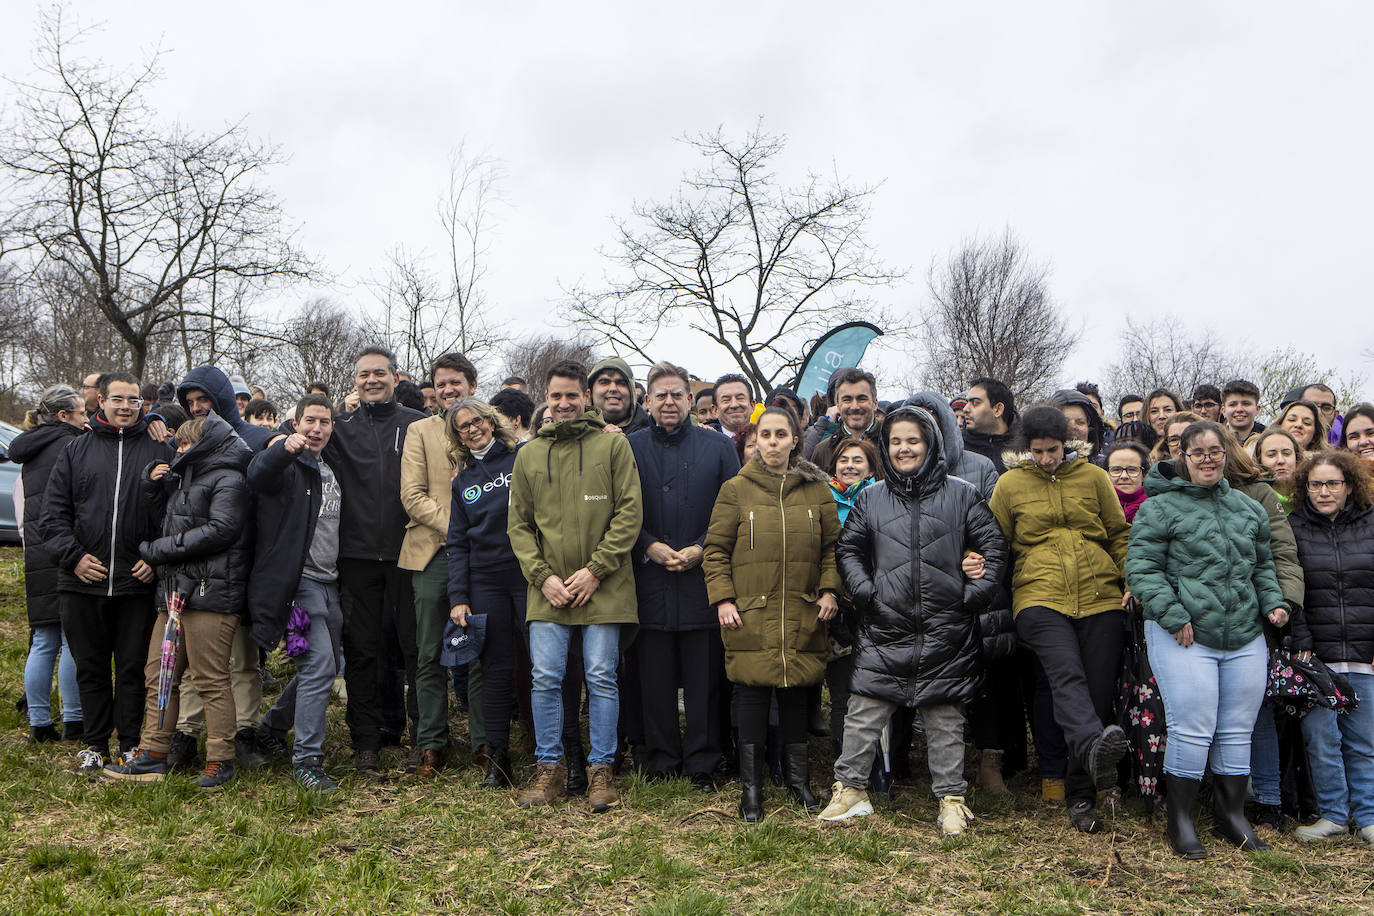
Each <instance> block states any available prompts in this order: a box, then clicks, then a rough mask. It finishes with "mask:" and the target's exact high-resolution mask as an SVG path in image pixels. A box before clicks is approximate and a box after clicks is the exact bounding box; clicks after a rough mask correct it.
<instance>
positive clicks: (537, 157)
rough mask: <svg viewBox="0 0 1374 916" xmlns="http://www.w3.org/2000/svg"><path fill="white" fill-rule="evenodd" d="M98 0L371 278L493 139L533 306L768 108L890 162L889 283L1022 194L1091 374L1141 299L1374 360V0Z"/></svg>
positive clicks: (1028, 239)
mask: <svg viewBox="0 0 1374 916" xmlns="http://www.w3.org/2000/svg"><path fill="white" fill-rule="evenodd" d="M1050 7H1053V9H1052V10H1051V9H1050ZM38 9H39V7H38V5H36V4H33V5H26V4H24V3H22V2H19V0H16V2H12V3H11V4H9V9H8V11H7V16H6V17H5V28H4V30H3V34H0V65H2V66H0V69H2V70H3V72H4V73H5V74H6V75H9V76H18V77H21V78H22V77H24V76H27V75H30V74H31V72H32V63H31V59H32V44H33V34H34V23H35V22H36V17H37V11H38ZM116 9H117V13H115V12H114V10H116ZM72 11H73V12H75V13H76V14H77V15H78V16H80V17H82V18H83V19H84V20H85V21H87V22H92V21H98V20H99V17H102V16H114V17H115V18H112V19H109V20H107V21H106V22H105V25H104V28H103V30H102V31H101V32H100V33H98V34H96V35H94V36H92V37H91V38H90V39H88V40H87V41H86V42H85V44H84V45H83V51H84V52H85V53H87V54H89V55H92V56H98V57H102V58H104V59H106V60H107V61H110V62H119V63H123V62H132V61H134V60H137V59H138V56H139V54H140V52H141V51H146V50H147V49H150V48H152V47H154V46H155V45H157V44H158V43H159V42H160V43H161V44H162V46H163V47H164V49H165V50H166V52H167V53H166V56H165V57H164V59H163V66H164V69H165V71H166V79H165V80H164V81H163V82H162V83H160V84H159V86H158V87H157V89H156V91H155V95H154V102H155V104H156V105H157V106H158V107H159V109H160V110H161V113H162V115H163V116H164V117H165V118H167V119H169V120H170V119H178V120H182V121H185V122H187V123H190V124H193V125H196V126H199V127H204V128H212V127H215V126H218V125H220V124H222V123H224V122H226V121H233V120H237V119H239V118H245V119H246V120H245V126H246V129H247V130H248V131H249V132H250V133H251V134H253V135H256V136H260V137H264V138H267V139H270V140H271V141H273V142H275V143H277V144H280V145H281V147H282V148H283V150H284V151H285V152H286V153H287V154H288V155H289V156H290V161H289V162H288V163H287V164H286V165H284V166H282V167H280V168H278V169H276V170H275V172H274V173H273V175H272V183H273V184H274V186H275V187H276V188H277V190H278V191H279V193H280V195H281V197H282V201H283V205H284V208H285V211H286V213H287V214H288V216H289V217H290V219H291V220H292V221H294V222H295V223H296V224H298V225H299V227H300V233H299V240H300V242H301V243H302V244H303V246H304V247H305V248H306V249H307V250H309V251H310V252H312V253H313V254H315V255H317V256H318V257H319V258H321V259H322V260H323V261H324V262H325V264H326V265H327V266H328V267H329V268H330V269H331V270H332V271H333V272H334V273H335V275H336V276H337V277H338V278H339V282H338V283H337V284H336V286H335V288H334V290H333V295H335V297H336V298H338V299H340V300H341V301H344V302H346V303H350V304H354V305H363V304H365V303H366V302H367V301H368V299H369V295H370V294H369V293H367V291H366V290H364V289H362V288H360V287H359V286H358V285H357V283H358V281H360V280H363V279H365V278H367V277H368V276H370V275H372V274H374V273H375V272H376V271H378V270H379V268H380V265H381V261H382V258H383V256H384V254H385V253H386V252H387V251H388V250H389V249H391V248H392V247H394V246H396V245H398V244H405V245H407V246H409V247H412V248H416V249H424V248H429V249H432V250H433V249H437V248H438V247H439V246H440V244H441V242H442V237H441V235H440V230H439V226H438V224H437V222H436V220H435V216H434V212H435V211H434V207H435V201H436V197H437V195H438V194H439V193H440V191H441V190H442V189H443V188H444V185H445V182H446V180H447V172H446V169H447V166H446V157H447V155H448V153H449V151H450V150H451V149H453V148H454V147H455V146H456V145H457V144H458V143H460V142H462V141H466V143H467V146H468V148H469V149H471V150H476V151H480V152H486V153H489V154H491V155H493V156H496V157H499V158H500V159H501V160H502V161H503V163H504V167H505V171H506V174H507V178H506V182H505V197H506V204H505V206H504V207H502V209H501V210H500V211H499V212H498V217H499V223H498V228H497V231H498V234H497V236H496V237H495V239H494V243H493V247H492V252H491V261H490V272H489V275H488V292H489V296H490V298H491V300H492V301H493V302H494V303H496V305H497V308H498V313H499V315H500V316H501V319H502V321H504V322H509V324H510V325H512V326H513V327H514V328H515V329H519V330H533V329H535V328H536V327H538V325H539V323H540V322H541V321H546V320H547V317H546V316H548V315H549V314H550V310H551V308H552V306H553V303H555V302H556V301H557V299H558V298H559V296H560V284H562V285H569V284H572V283H575V282H576V281H578V280H579V279H583V278H586V279H594V278H596V277H599V276H600V275H601V273H602V271H603V263H602V260H601V258H600V257H599V256H598V254H597V250H598V248H600V247H602V246H603V245H605V244H607V243H609V242H610V241H611V239H612V222H611V220H612V218H613V217H614V216H616V215H624V214H627V213H628V211H629V209H630V206H631V204H632V202H633V201H635V200H637V199H639V200H643V199H648V198H654V197H666V196H668V195H669V194H670V193H671V192H672V191H673V190H674V188H675V185H676V183H677V181H678V179H679V178H680V176H681V175H682V173H683V172H684V171H685V170H687V169H689V168H692V167H695V165H696V162H695V161H694V155H693V154H692V152H691V151H690V150H688V149H687V148H685V147H684V146H683V145H682V144H680V143H678V142H675V139H674V138H676V137H678V136H680V135H681V134H683V133H684V132H694V131H699V130H703V129H709V128H713V127H715V126H717V125H723V126H724V127H725V128H726V129H727V130H728V131H730V132H732V133H734V134H736V135H742V134H743V133H744V132H745V131H747V130H748V129H749V128H750V127H751V126H752V125H753V124H754V123H755V121H756V120H757V119H758V118H760V117H762V118H763V119H764V126H765V128H766V129H767V130H769V131H772V132H778V133H782V134H785V135H786V136H787V137H788V138H789V146H788V149H787V153H786V159H785V161H784V162H783V163H782V167H783V169H784V170H788V171H792V172H794V173H797V174H800V173H801V172H802V171H804V170H805V169H807V168H818V169H828V168H830V167H831V165H832V163H833V164H834V166H835V167H836V168H837V169H838V171H839V172H840V173H841V174H842V175H844V176H846V177H848V178H850V179H852V180H854V181H855V182H860V183H873V182H883V185H882V188H881V191H880V192H879V194H878V195H877V198H876V199H875V202H874V206H873V215H872V224H871V232H870V236H871V239H872V241H873V243H874V245H875V248H876V250H877V253H878V254H879V255H880V256H881V257H882V258H884V259H885V260H887V261H889V262H892V263H896V264H900V265H903V266H907V267H910V268H911V274H910V280H909V281H908V282H907V283H904V284H901V285H898V286H895V287H892V288H890V289H886V290H880V291H879V292H878V296H879V297H881V298H882V300H883V301H884V302H886V303H888V304H890V305H892V306H893V307H896V308H903V309H910V310H912V311H913V312H916V311H919V309H920V307H921V304H922V302H923V300H924V298H925V291H924V275H925V271H926V268H927V267H928V265H929V263H930V261H931V258H932V257H934V256H937V255H942V254H944V253H946V252H947V251H948V250H949V249H951V248H953V247H954V246H956V245H957V244H958V243H959V241H960V240H961V239H963V238H965V237H968V236H970V235H973V234H978V233H982V234H990V233H997V232H1000V231H1001V229H1002V228H1003V227H1004V226H1008V225H1009V226H1011V227H1012V228H1013V229H1014V230H1015V231H1016V232H1017V233H1018V235H1019V236H1020V237H1021V239H1022V241H1023V242H1024V243H1025V244H1026V246H1027V247H1028V248H1029V250H1030V252H1031V253H1032V255H1033V256H1034V257H1035V258H1037V259H1039V260H1043V261H1048V262H1050V263H1051V264H1052V269H1053V274H1052V290H1053V293H1054V295H1055V296H1056V298H1057V299H1058V300H1059V302H1060V303H1061V304H1062V305H1063V307H1064V309H1065V310H1066V312H1067V313H1068V315H1069V316H1070V317H1071V319H1072V320H1073V321H1075V322H1081V323H1082V325H1083V327H1084V329H1085V336H1084V340H1083V345H1082V346H1081V347H1080V349H1079V350H1078V351H1077V353H1076V354H1075V355H1074V357H1073V358H1072V360H1071V362H1070V368H1069V369H1068V370H1067V371H1066V377H1073V378H1083V377H1096V378H1102V377H1104V376H1105V374H1106V371H1107V368H1108V367H1109V366H1110V365H1111V362H1112V357H1113V353H1114V351H1115V350H1116V344H1115V338H1116V335H1117V334H1118V332H1119V330H1120V328H1121V324H1122V321H1123V319H1124V318H1125V316H1127V315H1137V316H1140V317H1141V318H1143V319H1149V318H1151V317H1155V316H1165V315H1174V316H1177V317H1178V318H1179V320H1180V321H1183V322H1185V323H1186V324H1188V325H1189V326H1190V327H1194V328H1197V327H1202V326H1203V325H1211V326H1213V327H1215V328H1216V329H1218V330H1219V331H1221V332H1223V333H1224V334H1225V336H1226V337H1227V338H1228V339H1229V340H1231V341H1233V342H1234V343H1236V345H1237V346H1243V345H1246V344H1247V343H1248V344H1249V345H1251V346H1254V347H1258V348H1265V349H1267V348H1269V347H1272V346H1276V345H1281V344H1290V343H1291V344H1293V345H1296V346H1298V347H1299V348H1300V349H1304V350H1308V351H1311V352H1313V353H1315V354H1317V355H1318V356H1319V357H1320V358H1321V359H1322V360H1324V361H1326V362H1328V363H1329V364H1330V365H1332V366H1333V367H1338V368H1340V369H1342V370H1345V371H1351V370H1355V371H1359V372H1362V373H1364V374H1365V375H1366V376H1367V377H1374V365H1371V364H1370V363H1369V362H1368V361H1367V360H1365V359H1364V358H1363V357H1362V356H1361V351H1363V350H1366V349H1367V348H1370V347H1371V346H1374V333H1371V330H1370V327H1371V325H1370V321H1369V311H1370V309H1369V306H1370V299H1371V296H1370V287H1371V278H1370V267H1371V265H1374V232H1371V229H1370V216H1371V213H1374V190H1372V189H1374V182H1371V180H1370V178H1369V171H1370V166H1371V163H1374V119H1371V118H1370V116H1369V109H1370V104H1371V101H1370V100H1371V96H1374V92H1371V90H1374V55H1372V54H1370V52H1369V46H1368V42H1369V38H1370V35H1371V34H1374V5H1371V4H1368V3H1362V2H1361V3H1356V2H1349V3H1332V4H1302V5H1295V4H1292V3H1277V2H1264V3H1261V2H1249V0H1247V2H1233V3H1226V4H1223V3H1201V4H1199V3H1187V4H1184V3H1175V4H1146V5H1141V4H1132V5H1127V4H1119V3H1101V2H1083V3H1056V4H1012V3H1003V4H991V3H973V4H962V3H961V4H951V3H939V4H931V3H902V4H896V3H891V4H882V3H875V4H847V5H838V4H833V3H826V4H821V3H811V2H797V0H790V2H786V3H782V2H774V3H747V2H738V0H736V2H727V3H711V2H697V3H691V4H672V5H666V4H652V3H642V2H640V3H629V2H626V3H604V2H582V3H576V4H570V3H538V4H535V3H518V2H516V3H483V4H475V3H452V2H449V3H419V2H401V0H393V2H390V3H386V4H377V3H366V4H361V3H348V2H340V3H334V4H329V5H327V6H326V5H321V4H314V3H310V4H303V3H287V2H282V0H276V2H272V3H261V2H252V0H241V2H237V3H234V4H230V5H228V6H226V5H223V4H201V3H184V4H167V3H165V2H150V0H120V2H119V3H118V4H117V6H111V5H109V4H105V3H100V4H95V3H76V4H74V5H73V7H72ZM9 92H10V90H8V89H7V90H6V98H7V102H6V105H5V109H6V111H5V113H6V114H7V115H8V114H10V113H11V112H12V105H11V103H10V102H9V101H8V99H9ZM1360 112H1364V114H1361V113H1360ZM302 296H303V294H297V295H295V296H293V297H292V301H293V302H294V301H295V300H297V299H299V298H302ZM287 307H289V303H288V304H287ZM664 355H666V356H671V357H674V358H678V359H682V360H685V361H687V362H688V363H689V368H691V369H692V370H693V371H695V372H697V373H698V374H699V375H702V376H711V375H714V374H715V373H717V372H720V371H724V370H726V369H727V368H729V367H728V366H727V363H726V361H725V360H724V359H722V358H721V357H720V355H719V354H716V353H712V352H710V351H708V350H705V349H696V350H682V349H675V351H674V352H673V353H665V354H664ZM903 362H904V361H903V360H900V359H898V358H896V357H893V356H892V355H888V356H885V357H883V358H882V359H881V363H882V365H883V366H884V367H885V368H888V369H890V370H892V371H896V369H895V367H900V366H901V365H902V363H903ZM1369 387H1370V385H1369V384H1366V389H1368V388H1369ZM884 393H885V394H889V395H890V394H895V393H896V392H890V391H885V392H884Z"/></svg>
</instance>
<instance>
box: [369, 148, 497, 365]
mask: <svg viewBox="0 0 1374 916" xmlns="http://www.w3.org/2000/svg"><path fill="white" fill-rule="evenodd" d="M502 177H503V175H502V171H501V166H500V163H498V162H497V161H496V160H495V159H492V158H490V157H487V156H470V155H469V154H468V153H467V152H466V150H465V148H464V147H463V146H459V147H458V149H457V150H455V151H454V152H453V153H452V155H451V156H450V157H449V180H448V190H447V193H445V194H444V195H443V196H442V197H440V199H439V205H438V215H439V224H440V226H441V227H442V228H443V233H444V238H445V244H444V251H443V255H442V258H441V259H440V260H441V262H442V263H441V265H440V266H439V267H438V268H433V267H431V263H432V260H433V259H432V258H431V257H430V256H429V255H428V254H426V253H423V252H414V251H410V250H408V249H406V248H404V247H401V246H398V247H396V248H394V249H393V250H392V251H391V252H390V253H389V254H388V255H387V262H386V266H385V268H384V269H383V271H382V273H381V275H380V276H379V277H378V278H376V279H374V280H373V281H372V282H371V283H370V286H371V287H372V289H373V292H374V294H375V295H376V296H377V299H378V301H379V302H380V303H381V305H382V308H383V328H384V332H385V334H386V337H387V341H388V344H389V346H391V348H392V349H393V350H395V351H396V354H397V358H398V360H400V362H401V363H402V365H404V366H406V367H408V368H409V369H411V370H412V371H415V372H418V373H421V374H424V373H427V372H428V371H429V367H430V365H431V364H432V363H433V362H434V360H435V359H436V358H438V357H439V356H441V355H442V354H444V353H448V352H450V351H457V352H460V353H463V354H464V355H466V356H467V357H468V359H470V360H472V362H473V364H474V365H476V366H477V367H478V368H479V370H480V369H481V368H482V365H483V363H484V362H485V361H487V360H489V359H490V358H491V357H493V356H495V355H496V353H497V352H498V351H499V349H500V347H501V345H502V343H503V342H504V341H505V339H506V338H505V335H503V334H501V333H499V332H498V331H497V330H496V329H495V328H494V326H493V325H492V324H491V322H490V320H489V316H488V308H487V298H486V290H485V288H484V286H483V281H484V279H485V277H486V273H487V258H486V256H487V253H488V251H489V249H490V234H491V228H492V221H493V212H492V211H493V209H494V206H495V204H496V202H497V201H498V200H499V198H500V182H501V180H502Z"/></svg>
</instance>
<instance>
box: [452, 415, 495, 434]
mask: <svg viewBox="0 0 1374 916" xmlns="http://www.w3.org/2000/svg"><path fill="white" fill-rule="evenodd" d="M485 422H487V418H486V417H473V418H472V419H471V420H469V421H467V422H466V423H458V424H455V425H456V428H457V430H458V432H460V433H470V432H472V431H473V430H475V429H477V428H479V427H480V426H481V424H483V423H485Z"/></svg>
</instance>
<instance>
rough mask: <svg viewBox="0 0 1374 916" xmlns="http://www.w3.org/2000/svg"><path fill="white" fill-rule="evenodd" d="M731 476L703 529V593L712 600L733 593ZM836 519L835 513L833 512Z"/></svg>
mask: <svg viewBox="0 0 1374 916" xmlns="http://www.w3.org/2000/svg"><path fill="white" fill-rule="evenodd" d="M738 479H739V478H737V477H736V478H732V479H730V480H727V481H726V482H725V486H723V487H721V488H720V495H718V496H717V497H716V504H715V507H714V508H712V509H711V524H710V526H709V527H707V529H706V550H705V552H704V553H702V555H701V569H702V572H703V573H704V574H705V576H706V597H707V600H709V601H710V602H711V603H712V604H719V603H720V602H722V601H733V600H734V599H735V597H736V592H735V579H734V576H733V575H732V572H731V564H732V558H733V556H734V553H735V536H736V534H737V533H738V531H739V503H738V500H739V496H738V494H737V493H736V491H735V490H736V488H735V481H736V480H738ZM836 518H837V520H838V516H836Z"/></svg>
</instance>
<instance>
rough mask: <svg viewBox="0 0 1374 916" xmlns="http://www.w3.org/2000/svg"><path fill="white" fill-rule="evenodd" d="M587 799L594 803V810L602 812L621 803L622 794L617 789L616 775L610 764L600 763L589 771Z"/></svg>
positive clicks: (598, 812) (597, 812)
mask: <svg viewBox="0 0 1374 916" xmlns="http://www.w3.org/2000/svg"><path fill="white" fill-rule="evenodd" d="M587 781H588V783H589V785H588V788H587V801H589V802H591V803H592V811H593V812H594V813H596V814H600V813H601V812H602V811H607V810H609V809H610V808H611V807H612V806H613V805H618V804H620V796H619V795H618V794H617V793H616V791H615V776H614V774H613V773H612V772H611V766H610V764H605V763H603V764H600V765H598V766H594V767H592V768H591V769H590V770H588V771H587Z"/></svg>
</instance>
